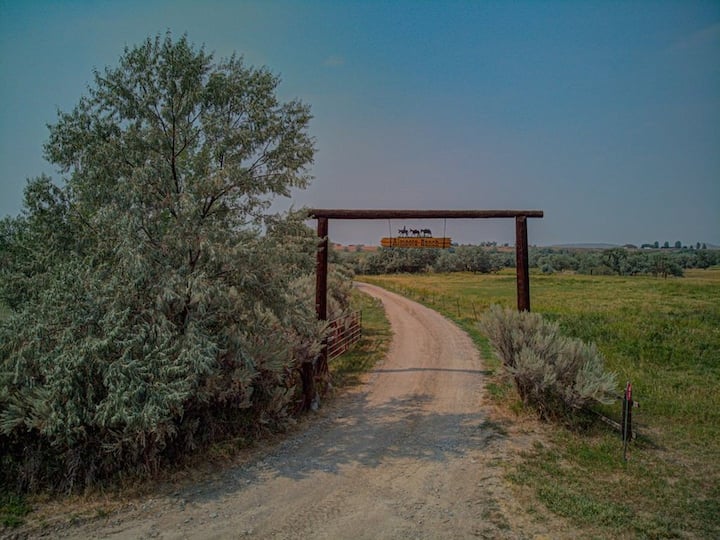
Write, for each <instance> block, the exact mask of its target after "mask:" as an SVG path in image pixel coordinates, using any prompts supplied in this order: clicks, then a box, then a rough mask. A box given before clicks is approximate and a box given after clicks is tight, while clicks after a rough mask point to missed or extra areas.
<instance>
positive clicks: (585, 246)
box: [548, 243, 620, 249]
mask: <svg viewBox="0 0 720 540" xmlns="http://www.w3.org/2000/svg"><path fill="white" fill-rule="evenodd" d="M548 247H551V248H559V249H612V248H616V247H620V246H619V245H617V244H602V243H584V244H583V243H579V244H555V245H552V246H548Z"/></svg>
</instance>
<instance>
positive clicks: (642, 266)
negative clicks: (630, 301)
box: [339, 243, 720, 277]
mask: <svg viewBox="0 0 720 540" xmlns="http://www.w3.org/2000/svg"><path fill="white" fill-rule="evenodd" d="M339 257H340V258H341V259H342V260H344V261H345V262H347V263H348V264H350V265H351V266H352V267H353V269H354V270H355V272H356V273H357V274H365V275H376V274H396V273H418V272H476V273H490V272H497V271H499V270H501V269H503V268H514V267H515V252H514V251H508V250H502V249H498V248H497V247H494V246H490V247H489V246H488V245H487V243H485V245H484V246H456V247H453V248H451V249H449V250H441V249H408V248H404V249H403V248H381V249H379V250H378V251H376V252H372V253H357V252H353V253H349V252H346V253H342V254H340V255H339ZM529 263H530V267H531V268H537V269H539V270H540V271H542V272H543V273H545V274H552V273H554V272H576V273H579V274H590V275H621V276H626V275H631V276H634V275H653V276H660V277H667V276H682V275H683V273H684V270H685V269H687V268H709V267H710V266H714V265H717V264H720V250H708V249H690V248H681V249H679V250H671V251H665V250H657V251H656V250H638V249H627V248H624V247H618V248H612V249H605V250H590V249H566V248H563V249H558V248H538V247H531V248H530V253H529Z"/></svg>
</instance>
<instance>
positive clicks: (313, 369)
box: [302, 217, 329, 410]
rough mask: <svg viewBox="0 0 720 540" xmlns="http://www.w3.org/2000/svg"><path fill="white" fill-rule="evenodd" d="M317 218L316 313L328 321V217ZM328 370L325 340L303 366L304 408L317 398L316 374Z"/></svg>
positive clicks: (321, 318)
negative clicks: (311, 360)
mask: <svg viewBox="0 0 720 540" xmlns="http://www.w3.org/2000/svg"><path fill="white" fill-rule="evenodd" d="M317 220H318V223H317V234H318V238H319V239H320V242H319V243H318V249H317V259H316V264H315V313H316V314H317V318H318V320H319V321H327V273H328V247H329V242H328V218H326V217H318V218H317ZM327 370H328V364H327V342H326V341H325V340H323V343H322V348H321V349H320V354H319V355H318V357H317V358H316V359H315V363H314V365H313V363H312V362H305V363H304V364H303V366H302V383H303V409H305V410H309V409H311V408H312V407H313V402H314V401H315V399H316V390H315V375H317V374H325V373H327Z"/></svg>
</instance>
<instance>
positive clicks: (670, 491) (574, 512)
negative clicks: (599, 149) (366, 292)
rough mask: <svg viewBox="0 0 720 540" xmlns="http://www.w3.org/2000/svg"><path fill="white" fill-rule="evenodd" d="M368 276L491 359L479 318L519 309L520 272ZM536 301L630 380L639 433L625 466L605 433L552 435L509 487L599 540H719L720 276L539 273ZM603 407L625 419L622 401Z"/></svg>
mask: <svg viewBox="0 0 720 540" xmlns="http://www.w3.org/2000/svg"><path fill="white" fill-rule="evenodd" d="M361 279H362V280H364V281H368V282H371V283H375V284H378V285H381V286H384V287H386V288H388V289H391V290H395V291H397V292H400V293H402V294H404V295H406V296H409V297H411V298H414V299H416V300H419V301H420V302H422V303H425V304H426V305H429V306H431V307H433V308H435V309H438V310H439V311H441V312H443V313H444V314H446V315H448V316H450V317H451V318H453V319H455V320H456V321H457V322H458V323H459V324H460V325H462V326H463V327H464V328H466V329H467V330H468V331H469V332H470V333H471V335H472V336H473V337H474V339H475V340H476V342H477V343H478V345H479V346H480V348H481V350H482V351H483V353H484V355H485V356H486V357H487V356H488V354H490V352H489V348H488V345H487V342H486V341H485V340H484V338H483V337H482V336H481V335H480V334H479V333H478V331H477V329H476V327H475V326H476V325H475V320H476V319H477V317H479V316H480V315H481V314H482V312H483V311H484V310H485V309H487V307H489V306H490V305H492V304H501V305H505V306H508V307H513V306H514V305H515V276H514V273H512V272H503V273H500V274H496V275H473V274H447V275H438V274H425V275H412V276H411V275H394V276H374V277H369V276H367V277H366V276H363V277H361ZM531 297H532V309H533V311H536V312H539V313H542V314H543V315H545V316H547V317H548V318H550V319H553V320H556V321H558V322H559V324H560V325H561V327H562V328H563V330H564V331H565V332H566V333H567V334H568V335H570V336H575V337H579V338H582V339H584V340H586V341H593V342H595V343H596V344H597V345H598V347H599V349H600V351H601V352H602V353H603V354H604V356H605V358H606V362H607V367H608V368H609V369H610V370H612V371H615V372H616V373H617V374H618V380H619V381H620V383H621V384H623V385H624V382H625V381H628V380H629V381H631V382H632V383H633V389H634V397H635V399H636V400H637V401H639V402H640V404H641V408H640V409H636V410H635V416H634V424H635V425H634V427H635V428H636V429H637V431H638V432H639V436H638V439H637V440H636V441H634V442H633V443H632V444H631V446H630V449H629V453H628V460H627V462H625V461H623V458H622V445H621V442H620V440H619V435H618V434H617V433H615V432H613V431H612V430H611V429H610V428H607V426H605V424H598V425H595V426H593V427H591V428H589V429H587V430H584V431H582V432H580V431H571V430H567V429H563V428H559V427H549V428H548V433H549V434H550V435H549V437H550V444H548V445H538V446H537V447H536V448H534V449H533V450H532V451H530V452H527V453H526V454H525V455H524V456H523V460H522V463H521V464H520V466H518V467H516V468H514V469H513V470H511V471H508V478H509V479H510V480H511V481H512V482H513V483H514V484H515V485H516V487H517V489H518V490H522V491H524V492H526V493H530V494H531V495H532V496H533V497H534V498H535V499H536V500H537V501H539V502H541V503H542V504H543V505H544V506H545V507H546V508H547V509H548V510H550V511H552V512H554V513H556V514H559V515H561V516H564V517H567V518H568V519H570V520H572V521H574V522H575V523H577V524H580V525H582V526H587V527H588V530H589V531H596V532H593V533H592V534H597V535H598V536H600V537H613V536H620V537H636V538H672V537H691V538H720V269H710V270H690V271H688V272H687V274H686V277H684V278H674V279H666V280H664V279H660V278H652V277H612V276H595V277H593V276H584V275H570V274H567V275H559V274H555V275H541V274H533V275H532V278H531ZM498 365H499V364H498V363H497V362H496V361H490V365H489V366H488V367H491V368H494V369H495V370H496V376H495V377H493V378H491V379H490V380H489V382H488V389H489V390H490V393H491V394H492V395H494V396H496V398H497V399H498V400H499V401H502V402H504V403H505V404H506V405H507V407H508V408H509V409H510V410H512V409H517V407H518V403H517V398H516V397H515V394H514V390H513V389H512V388H511V387H510V386H509V385H508V384H507V382H504V381H503V379H502V377H500V374H499V373H498V372H497V367H498ZM618 391H619V392H620V388H618ZM600 410H601V412H603V413H604V414H606V415H607V416H610V417H613V418H615V419H618V420H619V418H620V404H619V403H618V404H616V405H613V406H606V407H603V408H602V409H600Z"/></svg>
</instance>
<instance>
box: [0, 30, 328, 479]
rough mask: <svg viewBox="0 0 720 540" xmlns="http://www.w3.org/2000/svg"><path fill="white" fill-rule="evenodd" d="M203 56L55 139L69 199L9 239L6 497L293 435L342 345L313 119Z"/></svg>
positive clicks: (1, 379)
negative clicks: (290, 202) (324, 261)
mask: <svg viewBox="0 0 720 540" xmlns="http://www.w3.org/2000/svg"><path fill="white" fill-rule="evenodd" d="M278 83H279V80H278V78H277V77H275V76H274V75H272V74H271V73H269V72H268V71H267V70H266V69H264V68H263V69H254V68H251V67H246V66H245V65H244V64H243V62H242V60H241V59H240V58H236V57H232V58H229V59H226V60H221V61H217V62H215V61H214V60H213V57H212V55H210V54H208V53H206V52H205V51H204V50H202V49H200V50H197V49H195V48H194V47H193V46H192V45H191V44H190V43H189V42H188V41H187V39H186V38H185V37H182V38H180V39H179V40H174V39H173V38H172V36H170V35H168V36H166V37H165V38H164V39H163V38H161V37H158V38H155V39H148V40H147V41H146V42H144V43H143V44H141V45H139V46H137V47H133V48H128V49H126V50H125V52H124V54H123V55H122V57H121V58H120V62H119V65H118V67H117V68H108V69H106V70H104V71H98V72H97V73H96V74H95V82H94V85H93V86H92V87H91V88H89V90H88V95H87V96H84V97H82V98H81V100H80V102H79V103H78V105H77V106H76V107H75V109H74V110H72V111H71V112H69V113H64V112H61V113H59V118H58V121H57V123H55V124H54V125H51V126H50V139H49V141H48V143H47V144H46V147H45V152H46V157H47V159H48V160H49V161H50V162H52V163H54V164H55V165H56V166H57V167H58V169H59V171H60V172H61V173H62V174H63V178H62V180H61V181H57V182H54V181H51V180H50V179H49V178H47V177H40V178H37V179H35V180H32V181H31V182H30V183H29V184H28V187H27V189H26V192H25V205H24V210H23V213H22V215H20V216H19V217H17V218H14V219H9V220H4V221H3V222H0V233H1V234H0V236H2V248H3V257H2V261H0V302H2V303H3V304H5V305H6V306H8V307H9V308H10V310H11V314H10V316H9V317H7V318H5V319H4V320H3V321H2V322H0V458H1V460H2V461H1V463H0V465H2V467H0V469H1V470H0V480H1V481H3V482H15V483H17V484H18V485H19V487H21V488H33V487H34V486H38V485H48V486H51V487H54V488H60V489H70V488H72V487H73V486H74V485H78V484H88V483H92V482H93V481H95V480H97V479H98V478H102V477H107V476H110V475H113V474H117V473H118V472H120V471H122V472H123V473H125V472H129V471H141V472H142V471H147V472H152V471H154V470H155V469H157V467H158V466H160V465H161V464H162V463H164V462H168V461H174V460H176V459H178V458H179V457H180V456H182V455H183V454H184V453H186V452H188V451H191V450H193V449H195V448H198V447H200V446H202V445H206V444H208V443H210V442H212V441H216V440H219V439H222V438H224V437H228V436H236V435H249V434H252V432H253V431H256V430H258V429H264V428H266V427H268V426H270V427H272V426H278V425H282V424H283V423H284V422H285V421H286V420H287V418H288V416H289V415H291V413H292V411H293V408H294V407H295V404H296V402H297V401H296V398H297V397H298V396H297V394H298V387H299V375H298V367H299V365H300V362H302V361H303V360H305V359H307V358H312V357H314V356H315V355H316V354H317V353H318V350H319V347H320V343H321V340H322V333H323V326H322V325H321V324H319V323H318V321H316V318H315V313H314V309H313V305H312V302H308V298H307V295H306V291H305V290H304V289H303V288H298V287H296V284H297V283H298V281H299V280H303V279H306V277H305V276H307V275H308V274H310V273H311V272H312V271H313V269H314V253H315V249H316V245H317V240H316V238H315V237H314V235H313V233H312V232H311V231H310V230H309V229H308V228H307V227H306V226H305V225H304V223H303V219H304V215H303V214H302V213H288V214H285V215H273V214H271V213H270V211H269V209H270V205H271V204H272V201H273V199H274V198H276V197H278V196H287V195H289V194H290V190H291V188H303V187H305V186H306V185H307V184H308V182H309V176H308V175H307V167H308V166H309V164H310V163H311V162H312V159H313V153H314V141H313V139H312V137H310V136H309V135H308V133H307V128H308V123H309V120H310V112H309V108H308V107H307V106H306V105H304V104H302V103H299V102H297V101H290V102H287V103H281V102H280V101H279V100H278V99H277V97H276V94H275V90H276V87H277V85H278Z"/></svg>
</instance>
